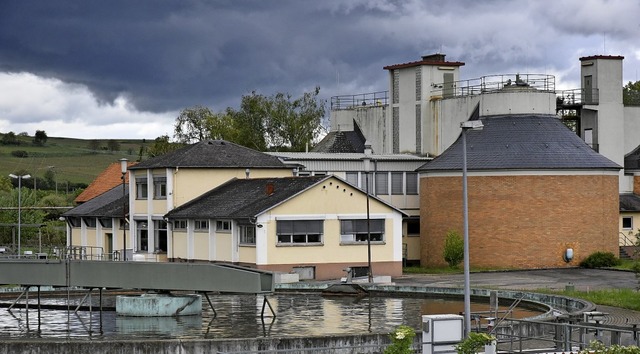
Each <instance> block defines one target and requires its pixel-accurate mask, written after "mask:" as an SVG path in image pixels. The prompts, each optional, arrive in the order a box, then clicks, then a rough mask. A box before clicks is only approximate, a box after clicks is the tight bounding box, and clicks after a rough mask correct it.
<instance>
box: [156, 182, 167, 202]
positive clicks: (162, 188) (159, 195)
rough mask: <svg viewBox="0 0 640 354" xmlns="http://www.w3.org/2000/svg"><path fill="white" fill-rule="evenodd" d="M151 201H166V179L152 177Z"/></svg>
mask: <svg viewBox="0 0 640 354" xmlns="http://www.w3.org/2000/svg"><path fill="white" fill-rule="evenodd" d="M153 199H167V177H153Z"/></svg>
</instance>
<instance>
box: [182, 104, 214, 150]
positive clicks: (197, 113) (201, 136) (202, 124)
mask: <svg viewBox="0 0 640 354" xmlns="http://www.w3.org/2000/svg"><path fill="white" fill-rule="evenodd" d="M213 115H214V114H213V112H212V111H211V110H210V109H209V108H207V107H204V106H195V107H192V108H186V109H183V110H182V111H181V112H180V115H179V116H178V118H176V123H175V126H174V131H173V136H174V138H175V139H176V140H177V141H178V142H180V143H184V144H191V143H194V142H198V141H202V140H206V139H208V138H209V135H210V133H209V129H208V127H207V123H208V121H209V120H210V119H211V117H212V116H213Z"/></svg>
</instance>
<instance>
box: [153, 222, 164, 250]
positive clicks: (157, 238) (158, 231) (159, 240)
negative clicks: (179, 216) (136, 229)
mask: <svg viewBox="0 0 640 354" xmlns="http://www.w3.org/2000/svg"><path fill="white" fill-rule="evenodd" d="M153 226H154V229H153V236H154V238H153V240H154V243H155V246H154V247H155V249H154V251H155V252H167V222H166V221H164V220H154V221H153Z"/></svg>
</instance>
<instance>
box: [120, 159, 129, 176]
mask: <svg viewBox="0 0 640 354" xmlns="http://www.w3.org/2000/svg"><path fill="white" fill-rule="evenodd" d="M128 161H129V160H127V158H126V157H123V158H121V159H120V172H122V174H125V173H127V162H128Z"/></svg>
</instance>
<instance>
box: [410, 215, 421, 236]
mask: <svg viewBox="0 0 640 354" xmlns="http://www.w3.org/2000/svg"><path fill="white" fill-rule="evenodd" d="M407 236H420V220H415V219H409V220H407Z"/></svg>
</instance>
